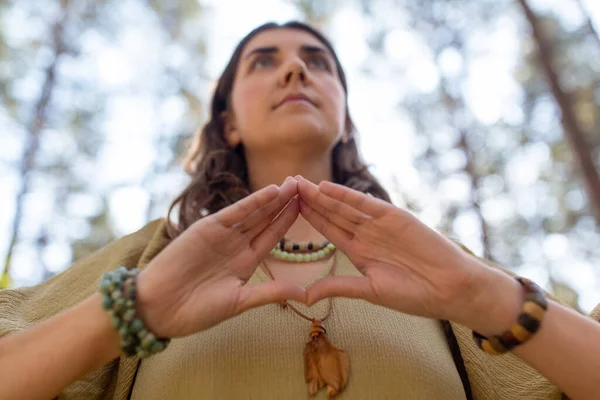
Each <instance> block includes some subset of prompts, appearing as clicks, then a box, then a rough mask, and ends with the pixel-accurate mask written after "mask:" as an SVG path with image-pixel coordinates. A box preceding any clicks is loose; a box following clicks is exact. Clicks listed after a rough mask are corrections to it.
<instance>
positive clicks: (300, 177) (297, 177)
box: [294, 175, 303, 181]
mask: <svg viewBox="0 0 600 400" xmlns="http://www.w3.org/2000/svg"><path fill="white" fill-rule="evenodd" d="M294 178H295V179H296V180H298V181H299V180H300V179H303V178H302V175H296V176H295V177H294Z"/></svg>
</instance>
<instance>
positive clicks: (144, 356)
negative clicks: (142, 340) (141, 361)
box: [136, 350, 150, 358]
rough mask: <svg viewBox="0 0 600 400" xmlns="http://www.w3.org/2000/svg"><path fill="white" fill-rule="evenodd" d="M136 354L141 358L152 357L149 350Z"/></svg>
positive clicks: (139, 351)
mask: <svg viewBox="0 0 600 400" xmlns="http://www.w3.org/2000/svg"><path fill="white" fill-rule="evenodd" d="M136 354H137V356H138V357H139V358H147V357H149V356H150V352H149V351H147V350H138V351H137V352H136Z"/></svg>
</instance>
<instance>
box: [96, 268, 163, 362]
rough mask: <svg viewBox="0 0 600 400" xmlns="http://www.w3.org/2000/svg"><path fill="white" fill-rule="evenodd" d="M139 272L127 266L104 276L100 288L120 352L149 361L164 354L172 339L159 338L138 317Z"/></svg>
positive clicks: (103, 303)
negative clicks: (153, 355) (119, 341)
mask: <svg viewBox="0 0 600 400" xmlns="http://www.w3.org/2000/svg"><path fill="white" fill-rule="evenodd" d="M138 273H139V270H138V269H137V268H134V269H131V270H128V269H127V268H125V267H119V268H118V269H116V270H114V271H111V272H107V273H105V274H104V275H103V276H102V279H101V280H100V284H99V285H98V289H99V291H100V293H102V295H103V298H102V308H104V309H105V310H106V311H107V312H108V314H109V315H110V318H111V323H112V326H113V328H115V329H116V330H117V331H118V332H119V335H120V336H121V350H122V351H123V353H124V354H125V355H127V356H134V355H137V356H138V357H140V358H146V357H148V356H150V355H152V354H156V353H159V352H161V351H163V350H164V349H165V348H166V347H167V345H168V344H169V342H170V339H158V338H157V337H156V336H155V335H154V334H153V333H152V332H149V331H148V329H146V327H145V326H144V323H143V322H142V320H140V319H139V318H137V317H136V312H135V298H136V280H137V275H138Z"/></svg>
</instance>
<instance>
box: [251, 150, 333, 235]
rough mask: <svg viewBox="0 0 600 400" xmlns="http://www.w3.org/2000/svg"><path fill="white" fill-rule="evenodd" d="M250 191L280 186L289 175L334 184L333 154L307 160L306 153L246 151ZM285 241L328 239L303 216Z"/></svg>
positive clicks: (292, 227)
mask: <svg viewBox="0 0 600 400" xmlns="http://www.w3.org/2000/svg"><path fill="white" fill-rule="evenodd" d="M246 162H247V165H248V176H249V179H250V182H249V183H250V190H251V191H252V192H254V191H256V190H259V189H261V188H263V187H266V186H268V185H271V184H273V183H274V184H277V185H281V184H282V183H283V181H284V180H285V178H287V177H288V176H292V177H293V176H296V175H302V177H303V178H304V179H307V180H309V181H311V182H313V183H315V184H319V182H321V181H333V171H332V163H331V153H329V152H328V153H325V154H317V155H315V156H314V157H310V158H308V159H307V157H306V154H296V155H290V154H289V153H287V152H286V154H283V153H282V154H277V155H272V154H271V155H269V156H265V155H264V154H260V155H258V154H257V155H252V154H248V152H246ZM286 238H288V239H290V240H293V241H297V242H300V241H302V242H304V241H313V242H316V243H318V242H321V241H324V240H326V239H325V238H324V237H323V235H321V234H320V233H319V232H318V231H317V230H316V229H315V228H313V227H312V226H311V225H310V224H309V223H308V221H306V220H305V219H304V218H303V217H302V215H298V218H297V219H296V222H294V224H293V225H292V226H291V227H290V229H289V230H288V232H287V233H286Z"/></svg>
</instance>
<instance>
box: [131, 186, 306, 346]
mask: <svg viewBox="0 0 600 400" xmlns="http://www.w3.org/2000/svg"><path fill="white" fill-rule="evenodd" d="M296 194H297V181H296V180H295V179H293V178H288V179H286V181H285V182H284V183H283V185H281V186H280V187H277V186H275V185H271V186H268V187H265V188H263V189H261V190H259V191H257V192H255V193H253V194H251V195H249V196H248V197H246V198H244V199H242V200H240V201H238V202H237V203H235V204H232V205H231V206H229V207H227V208H224V209H223V210H221V211H219V212H217V213H215V214H213V215H210V216H207V217H204V218H202V219H200V220H198V221H196V222H195V223H194V224H193V225H191V226H190V227H189V228H188V229H186V230H185V231H184V232H183V233H182V234H181V235H180V236H179V237H177V238H176V239H175V240H174V241H173V242H171V243H170V244H169V245H168V246H167V247H165V248H164V249H163V250H162V251H161V252H160V253H159V254H158V255H157V256H156V257H155V258H154V259H153V260H152V261H151V262H150V263H149V264H148V266H147V267H146V268H145V269H144V270H143V271H142V272H141V273H140V275H139V277H138V292H137V305H136V307H137V310H138V313H139V315H140V317H141V319H142V321H144V323H145V324H146V326H147V327H148V329H149V330H150V331H151V332H153V333H154V334H155V335H157V336H159V337H169V338H172V337H181V336H186V335H189V334H192V333H195V332H198V331H202V330H205V329H207V328H209V327H211V326H214V325H216V324H218V323H220V322H222V321H224V320H226V319H228V318H231V317H233V316H235V315H238V314H240V313H242V312H244V311H246V310H248V309H250V308H253V307H258V306H261V305H264V304H267V303H273V302H277V301H282V300H296V301H300V302H306V298H307V296H306V291H305V289H304V288H301V287H299V286H296V285H294V284H292V283H289V282H284V281H269V282H266V283H261V284H259V285H255V286H248V285H246V282H247V281H248V279H250V277H251V276H252V274H253V273H254V271H255V270H256V268H257V267H258V265H259V264H260V263H261V261H262V260H263V259H264V258H265V257H267V255H268V254H269V252H270V251H271V249H272V248H273V247H274V246H275V245H276V244H277V242H278V241H279V240H280V239H281V238H282V237H283V236H284V234H285V233H286V232H287V230H288V229H289V227H290V226H291V225H292V224H293V223H294V221H295V220H296V217H297V216H298V213H299V208H298V203H297V199H296V198H294V196H296ZM288 203H289V204H288ZM286 204H287V207H286ZM284 207H285V209H284ZM282 209H283V211H282ZM280 212H281V214H280V215H279V216H278V214H279V213H280ZM276 216H277V218H276V219H275V217H276Z"/></svg>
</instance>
